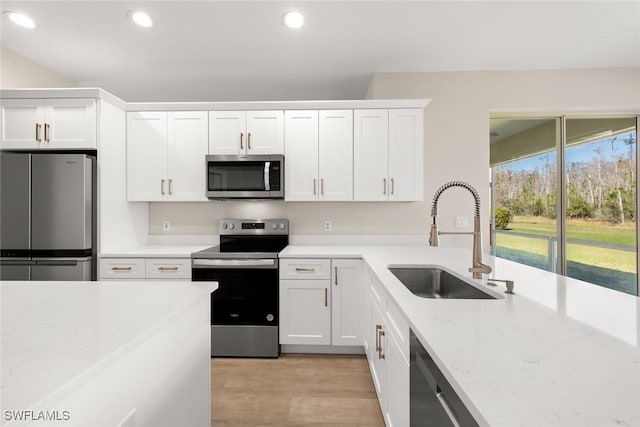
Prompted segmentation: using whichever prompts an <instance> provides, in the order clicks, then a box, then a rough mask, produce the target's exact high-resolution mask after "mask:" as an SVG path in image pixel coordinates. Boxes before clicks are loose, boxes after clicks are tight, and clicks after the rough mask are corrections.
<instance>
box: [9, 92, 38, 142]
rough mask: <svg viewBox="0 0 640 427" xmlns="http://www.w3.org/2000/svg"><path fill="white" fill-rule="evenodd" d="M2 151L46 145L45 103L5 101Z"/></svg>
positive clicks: (19, 100) (35, 100)
mask: <svg viewBox="0 0 640 427" xmlns="http://www.w3.org/2000/svg"><path fill="white" fill-rule="evenodd" d="M1 102H2V122H1V123H0V126H2V129H1V130H0V135H2V140H1V141H0V142H1V145H0V148H2V149H34V148H40V146H41V145H42V144H43V143H44V134H43V133H44V101H43V100H42V99H3V100H2V101H1Z"/></svg>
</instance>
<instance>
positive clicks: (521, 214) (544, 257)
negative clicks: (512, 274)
mask: <svg viewBox="0 0 640 427" xmlns="http://www.w3.org/2000/svg"><path fill="white" fill-rule="evenodd" d="M559 122H560V120H559V119H554V118H552V119H549V118H546V119H491V122H490V130H491V149H490V156H491V166H492V180H493V181H492V191H493V203H492V218H493V226H492V230H493V232H494V233H493V239H492V241H493V245H494V247H493V249H494V253H495V254H496V255H497V256H499V257H502V258H507V259H510V260H513V261H516V262H520V263H523V264H527V265H531V266H533V267H538V268H542V269H545V270H550V271H556V257H555V250H556V244H557V237H556V236H557V234H556V229H557V227H556V218H557V213H556V188H557V182H556V174H557V159H556V150H557V148H556V147H557V142H558V141H559V137H560V136H559ZM505 218H509V220H508V221H505Z"/></svg>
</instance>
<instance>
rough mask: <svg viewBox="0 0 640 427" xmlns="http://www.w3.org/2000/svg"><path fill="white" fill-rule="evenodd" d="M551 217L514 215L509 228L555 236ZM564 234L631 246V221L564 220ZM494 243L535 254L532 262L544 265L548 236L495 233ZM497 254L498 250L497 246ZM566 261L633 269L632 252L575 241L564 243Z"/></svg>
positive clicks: (627, 270) (609, 268)
mask: <svg viewBox="0 0 640 427" xmlns="http://www.w3.org/2000/svg"><path fill="white" fill-rule="evenodd" d="M555 227H556V222H555V220H552V219H548V218H542V217H515V218H514V220H513V222H511V223H510V224H509V229H510V230H513V231H519V232H523V233H531V234H538V235H541V236H555V234H556V229H555ZM567 237H569V238H575V239H583V240H592V241H596V242H607V243H616V244H624V245H630V246H635V241H636V239H635V222H627V223H626V224H624V225H611V224H610V223H608V222H606V221H597V220H576V219H569V220H567ZM496 244H497V246H498V247H499V248H504V249H506V250H516V251H521V252H523V253H529V254H532V255H533V256H535V257H536V259H537V261H536V262H537V264H540V265H536V266H545V267H544V268H546V265H548V264H547V262H546V260H547V259H548V240H547V239H536V238H530V237H523V236H517V235H509V234H508V232H507V233H497V235H496ZM498 254H500V250H498ZM567 262H568V263H576V264H580V265H585V266H594V267H597V268H601V269H606V270H614V271H619V272H623V273H632V274H635V272H636V255H635V252H632V251H624V250H617V249H609V248H599V247H595V246H589V245H582V244H577V243H568V244H567Z"/></svg>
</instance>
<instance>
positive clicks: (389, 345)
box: [364, 268, 410, 427]
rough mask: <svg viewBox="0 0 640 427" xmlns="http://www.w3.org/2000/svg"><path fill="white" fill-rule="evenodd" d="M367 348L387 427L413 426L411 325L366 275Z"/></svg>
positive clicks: (371, 276) (373, 278)
mask: <svg viewBox="0 0 640 427" xmlns="http://www.w3.org/2000/svg"><path fill="white" fill-rule="evenodd" d="M364 277H365V292H366V298H365V301H366V316H365V324H366V326H365V329H366V331H365V334H364V336H365V348H366V349H367V351H366V354H367V359H368V362H369V369H370V371H371V376H372V378H373V383H374V386H375V389H376V393H377V395H378V402H379V403H380V409H381V411H382V414H383V415H384V420H385V424H386V425H387V427H408V426H409V397H410V396H409V373H410V370H409V360H408V354H409V348H408V347H407V348H406V349H405V348H404V347H405V343H406V344H407V345H408V340H407V339H408V336H409V326H408V324H407V323H406V322H405V321H404V319H401V318H399V317H398V316H397V315H398V313H399V311H398V310H397V309H396V308H395V305H394V303H393V302H392V301H389V300H388V299H387V296H386V295H385V294H384V290H383V289H382V285H381V284H379V283H377V278H376V277H375V275H374V274H373V272H371V271H370V270H368V268H367V271H366V272H365V275H364Z"/></svg>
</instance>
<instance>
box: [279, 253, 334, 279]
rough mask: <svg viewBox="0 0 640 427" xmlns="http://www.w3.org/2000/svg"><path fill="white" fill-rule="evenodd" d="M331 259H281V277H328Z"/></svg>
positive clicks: (329, 275)
mask: <svg viewBox="0 0 640 427" xmlns="http://www.w3.org/2000/svg"><path fill="white" fill-rule="evenodd" d="M330 277H331V260H329V259H294V258H289V259H281V260H280V278H281V279H298V280H301V279H302V280H304V279H330Z"/></svg>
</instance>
